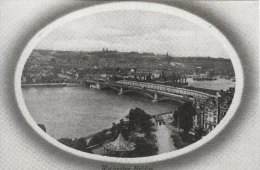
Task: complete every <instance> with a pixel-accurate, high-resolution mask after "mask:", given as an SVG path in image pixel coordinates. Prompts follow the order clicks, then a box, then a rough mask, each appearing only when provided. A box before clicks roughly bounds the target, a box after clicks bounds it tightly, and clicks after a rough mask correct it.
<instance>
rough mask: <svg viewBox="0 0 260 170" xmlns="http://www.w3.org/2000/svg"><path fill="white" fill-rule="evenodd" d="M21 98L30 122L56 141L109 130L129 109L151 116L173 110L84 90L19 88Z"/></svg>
mask: <svg viewBox="0 0 260 170" xmlns="http://www.w3.org/2000/svg"><path fill="white" fill-rule="evenodd" d="M23 95H24V98H25V102H26V105H27V107H28V110H29V112H30V113H31V115H32V117H33V119H34V120H35V121H36V122H37V123H42V124H44V125H45V127H46V129H47V133H48V134H49V135H50V136H52V137H54V138H56V139H58V138H62V137H63V138H65V137H69V138H75V137H84V136H88V135H90V134H92V133H95V132H97V131H100V130H103V129H104V128H109V127H111V125H112V123H113V122H115V121H118V120H119V119H121V118H123V117H124V116H126V115H127V114H128V113H129V111H130V109H131V108H135V107H139V108H141V109H143V110H145V111H146V112H147V113H148V114H151V115H153V114H157V113H164V112H169V111H173V110H175V109H176V105H175V104H173V103H170V102H169V103H153V102H152V101H151V100H150V99H148V98H145V97H140V96H133V95H132V96H130V95H119V94H117V93H116V92H114V91H106V90H94V89H88V88H84V87H29V88H23Z"/></svg>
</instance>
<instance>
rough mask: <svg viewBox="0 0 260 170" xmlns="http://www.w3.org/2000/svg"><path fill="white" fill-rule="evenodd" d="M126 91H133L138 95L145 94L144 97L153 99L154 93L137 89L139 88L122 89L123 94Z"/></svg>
mask: <svg viewBox="0 0 260 170" xmlns="http://www.w3.org/2000/svg"><path fill="white" fill-rule="evenodd" d="M127 93H135V94H138V95H142V96H145V97H148V98H150V99H152V100H153V99H154V95H153V94H150V93H146V92H143V91H139V90H130V89H127V90H124V91H123V94H127Z"/></svg>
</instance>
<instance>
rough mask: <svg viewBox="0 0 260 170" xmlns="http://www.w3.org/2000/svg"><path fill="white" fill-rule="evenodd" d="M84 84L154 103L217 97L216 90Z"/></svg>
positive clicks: (100, 82) (123, 83)
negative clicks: (145, 98)
mask: <svg viewBox="0 0 260 170" xmlns="http://www.w3.org/2000/svg"><path fill="white" fill-rule="evenodd" d="M83 84H84V85H85V86H87V85H89V86H90V87H91V88H97V89H112V90H115V91H117V92H118V94H127V93H137V94H139V95H143V96H146V97H148V98H150V99H151V100H152V101H153V102H159V101H163V100H173V101H177V102H180V103H183V102H187V101H190V102H194V101H195V100H203V101H206V100H207V99H209V98H211V97H212V98H216V97H217V94H216V91H214V90H212V92H211V93H208V91H207V92H202V91H198V90H193V89H188V88H181V87H173V86H167V85H162V84H155V83H147V82H138V81H129V80H119V81H106V80H101V79H96V80H84V82H83Z"/></svg>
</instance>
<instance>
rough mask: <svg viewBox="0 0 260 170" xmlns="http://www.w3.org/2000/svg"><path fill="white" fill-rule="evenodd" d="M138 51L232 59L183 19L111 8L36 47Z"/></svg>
mask: <svg viewBox="0 0 260 170" xmlns="http://www.w3.org/2000/svg"><path fill="white" fill-rule="evenodd" d="M103 48H108V49H110V50H117V51H121V52H130V51H137V52H140V53H143V52H151V53H155V54H166V53H168V54H169V55H171V56H176V57H189V56H198V57H214V58H229V56H227V53H226V51H225V50H224V48H223V45H222V44H220V42H218V40H217V39H216V38H215V37H214V36H213V35H211V34H210V33H208V32H206V31H205V30H203V29H202V28H201V27H199V26H198V25H195V24H193V23H191V22H189V21H186V20H184V19H182V18H179V17H175V16H170V15H166V14H162V13H155V12H148V11H133V10H132V11H130V10H128V11H112V12H104V13H99V14H95V15H91V16H86V17H83V18H80V19H77V20H75V21H73V22H70V23H66V24H65V25H63V26H61V27H59V28H58V29H56V30H54V31H52V32H51V33H50V34H49V35H48V36H47V37H46V38H45V39H44V40H43V41H42V42H41V43H39V44H38V45H37V46H36V49H45V50H60V51H100V50H102V49H103Z"/></svg>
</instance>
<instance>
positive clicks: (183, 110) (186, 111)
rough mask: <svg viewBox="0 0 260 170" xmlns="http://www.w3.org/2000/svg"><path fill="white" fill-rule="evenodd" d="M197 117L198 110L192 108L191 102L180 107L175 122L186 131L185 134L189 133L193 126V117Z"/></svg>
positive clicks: (175, 115)
mask: <svg viewBox="0 0 260 170" xmlns="http://www.w3.org/2000/svg"><path fill="white" fill-rule="evenodd" d="M194 115H196V110H195V109H194V108H193V107H192V103H191V102H187V103H185V104H183V105H182V106H180V107H179V108H178V110H177V111H176V112H175V113H174V115H173V117H174V120H175V121H177V123H179V127H180V128H181V129H183V130H184V134H187V133H189V131H190V130H191V128H192V126H193V116H194Z"/></svg>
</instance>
